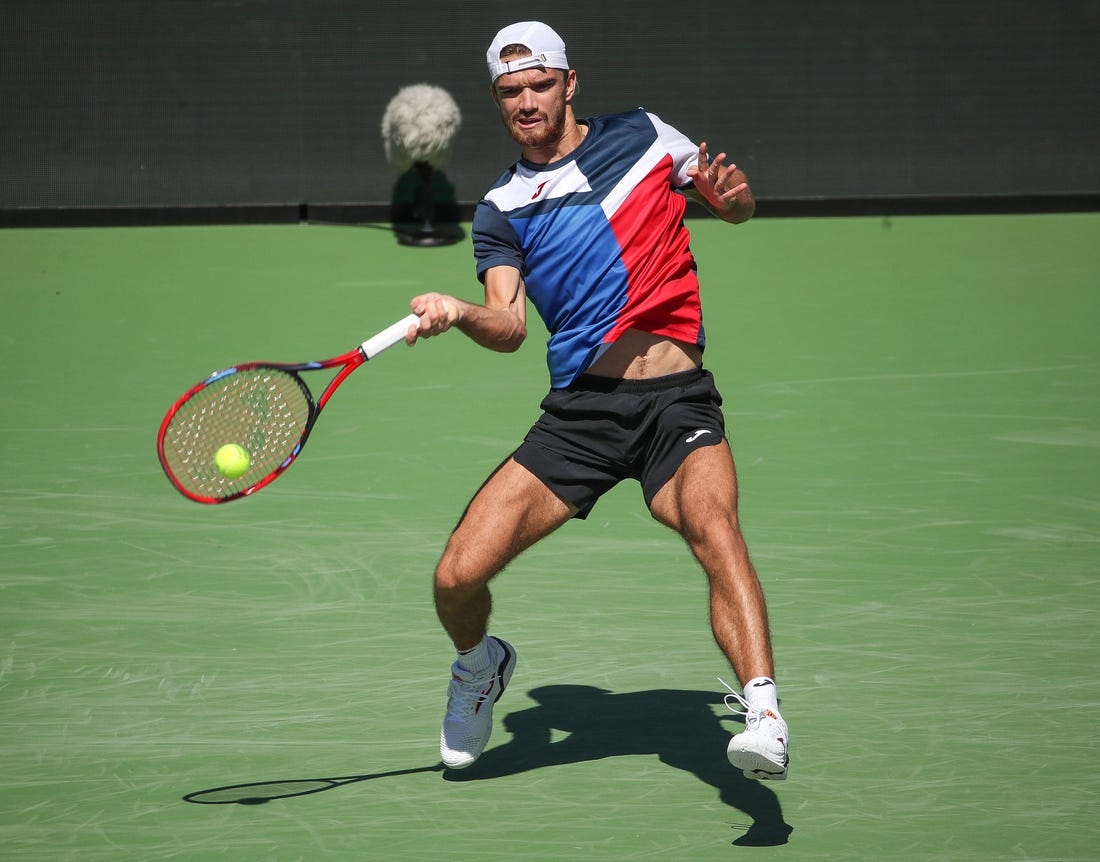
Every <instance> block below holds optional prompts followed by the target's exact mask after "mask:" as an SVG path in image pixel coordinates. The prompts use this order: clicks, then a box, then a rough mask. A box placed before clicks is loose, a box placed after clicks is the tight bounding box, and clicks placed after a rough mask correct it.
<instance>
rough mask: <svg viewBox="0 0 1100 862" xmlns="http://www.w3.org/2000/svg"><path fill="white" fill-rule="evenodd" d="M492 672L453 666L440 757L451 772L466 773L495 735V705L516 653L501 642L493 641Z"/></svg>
mask: <svg viewBox="0 0 1100 862" xmlns="http://www.w3.org/2000/svg"><path fill="white" fill-rule="evenodd" d="M489 655H490V656H492V659H493V663H492V665H490V668H489V670H487V671H484V672H482V673H479V674H472V673H470V672H469V671H468V670H465V669H464V668H462V667H459V664H458V662H457V661H456V662H455V663H454V664H453V665H451V684H450V686H449V687H448V689H447V714H446V715H445V716H444V718H443V729H442V730H440V732H439V756H440V758H441V759H442V760H443V765H444V766H446V767H448V768H449V769H465V768H466V767H467V766H469V765H470V764H471V763H473V762H474V761H475V760H477V759H478V757H479V756H480V755H481V752H483V751H484V750H485V745H486V744H487V743H488V742H489V735H490V734H491V733H492V732H493V704H495V703H496V702H497V701H498V700H500V696H501V695H502V694H504V689H505V688H507V687H508V681H509V680H510V679H511V678H512V671H513V670H515V668H516V651H515V650H514V649H512V646H511V645H510V644H508V643H505V642H504V641H502V640H501V639H500V638H494V637H490V638H489Z"/></svg>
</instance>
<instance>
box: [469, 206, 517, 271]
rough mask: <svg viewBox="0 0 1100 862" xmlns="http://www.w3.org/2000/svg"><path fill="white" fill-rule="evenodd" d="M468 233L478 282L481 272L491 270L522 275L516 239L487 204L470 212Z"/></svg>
mask: <svg viewBox="0 0 1100 862" xmlns="http://www.w3.org/2000/svg"><path fill="white" fill-rule="evenodd" d="M471 233H472V235H473V236H472V239H473V245H474V258H475V259H476V260H477V277H478V279H479V280H482V281H484V278H485V271H486V270H488V269H491V268H492V267H494V266H514V267H515V268H516V269H518V270H519V271H520V272H521V273H523V272H524V255H523V248H522V247H521V246H520V242H519V237H518V236H516V232H515V230H514V229H513V228H512V225H511V224H510V223H509V222H508V219H507V218H505V216H504V214H503V213H502V212H501V211H500V210H499V209H497V208H496V207H495V206H494V205H493V204H491V203H489V201H486V200H482V201H480V202H479V203H478V205H477V208H476V209H475V210H474V221H473V225H472V230H471Z"/></svg>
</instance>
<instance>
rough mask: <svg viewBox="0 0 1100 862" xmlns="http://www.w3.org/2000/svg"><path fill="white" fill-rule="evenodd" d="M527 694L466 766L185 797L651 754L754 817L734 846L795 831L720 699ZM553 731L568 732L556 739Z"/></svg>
mask: <svg viewBox="0 0 1100 862" xmlns="http://www.w3.org/2000/svg"><path fill="white" fill-rule="evenodd" d="M528 696H529V697H530V698H532V699H533V700H534V701H535V702H536V704H537V706H533V707H531V708H530V709H524V710H520V711H518V712H513V713H510V714H508V715H507V716H505V717H504V729H505V730H506V731H507V732H508V733H510V734H511V735H512V738H511V739H510V740H509V741H508V742H506V743H504V744H503V745H497V746H496V747H490V748H489V749H488V750H487V751H486V752H485V753H484V754H483V755H482V756H481V757H480V758H478V760H477V762H476V763H475V764H474V765H473V766H471V767H470V768H468V769H464V770H461V771H456V770H444V768H443V766H442V764H438V763H437V764H434V765H432V766H420V767H413V768H410V769H398V770H393V771H390V772H378V773H373V774H365V775H348V776H343V777H334V778H295V779H284V780H280V781H260V782H253V783H250V784H234V785H228V786H225V787H215V788H211V789H209V790H198V791H195V792H193V793H188V794H187V795H186V796H184V797H183V798H184V800H185V801H187V802H193V803H197V804H203V805H228V804H237V805H262V804H264V803H266V802H271V801H273V800H275V799H288V798H291V797H295V796H309V795H312V794H315V793H322V792H324V791H328V790H335V789H337V788H339V787H344V786H346V785H349V784H358V783H361V782H364V781H372V780H375V779H381V778H394V777H397V776H401V775H414V774H417V773H425V772H442V773H443V777H444V778H445V779H446V780H448V781H456V782H458V781H487V780H491V779H494V778H501V777H503V776H506V775H517V774H520V773H523V772H529V771H531V770H536V769H545V768H548V767H552V766H563V765H566V764H570V763H581V762H584V761H589V760H604V759H606V758H610V757H626V756H630V755H656V756H657V757H658V759H659V760H660V761H661V762H662V763H665V764H668V765H669V766H671V767H673V768H675V769H682V770H684V771H685V772H690V773H691V774H692V775H694V776H695V777H696V778H698V779H699V780H700V781H702V782H704V783H705V784H709V785H710V786H711V787H713V788H715V789H716V790H717V791H718V796H719V799H721V800H722V802H723V803H724V804H726V805H728V806H730V807H731V808H736V809H738V810H740V811H742V812H744V813H745V814H746V815H747V816H748V817H749V818H750V819H751V820H752V823H751V825H750V826H749V828H748V831H746V832H745V834H744V835H742V836H740V837H739V838H737V839H736V840H735V841H734V842H733V843H734V844H738V845H742V846H773V845H777V844H786V843H787V838H788V836H789V835H790V834H791V832H792V831H793V830H792V828H791V827H790V826H789V825H788V824H787V823H786V821H784V819H783V811H782V809H781V807H780V805H779V799H778V797H777V796H776V795H775V793H774V792H773V791H772V789H771V788H770V787H768V786H767V785H766V784H764V783H762V782H759V781H754V780H751V779H748V778H745V777H744V776H742V775H741V773H740V772H739V771H737V770H736V769H734V768H733V767H732V766H730V764H729V762H728V761H727V760H726V757H725V751H726V744H727V743H728V742H729V738H730V734H731V733H732V732H734V731H735V730H736V728H731V727H729V726H728V725H729V723H731V722H736V721H738V719H737V718H735V717H734V716H733V715H730V716H728V717H723V718H719V717H717V716H715V714H714V711H713V707H714V706H716V705H718V704H721V703H722V695H720V694H716V693H714V692H710V691H680V690H671V689H661V690H654V691H638V692H630V693H628V694H613V693H611V692H609V691H605V690H604V689H600V688H594V687H592V686H584V685H552V686H544V687H542V688H536V689H533V690H532V691H530V692H528ZM554 731H558V733H559V734H560V733H566V734H568V736H566V737H565V738H564V739H560V740H558V741H557V742H554V741H553V740H552V736H553V733H554ZM623 768H624V769H629V768H630V766H629V764H624V767H623Z"/></svg>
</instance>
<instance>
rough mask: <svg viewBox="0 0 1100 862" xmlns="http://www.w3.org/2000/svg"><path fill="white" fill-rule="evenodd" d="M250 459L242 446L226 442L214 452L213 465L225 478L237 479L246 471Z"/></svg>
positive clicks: (250, 461) (249, 464)
mask: <svg viewBox="0 0 1100 862" xmlns="http://www.w3.org/2000/svg"><path fill="white" fill-rule="evenodd" d="M251 463H252V459H251V458H249V457H248V453H247V452H246V451H245V450H244V448H243V447H241V446H238V445H237V444H236V443H227V444H226V445H225V446H222V447H221V449H219V450H218V451H217V452H216V453H215V454H214V466H215V467H217V468H218V472H219V473H221V474H222V475H223V476H225V478H226V479H239V478H240V477H241V476H243V475H244V474H245V473H247V472H248V468H249V466H251Z"/></svg>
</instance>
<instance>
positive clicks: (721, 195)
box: [687, 142, 756, 224]
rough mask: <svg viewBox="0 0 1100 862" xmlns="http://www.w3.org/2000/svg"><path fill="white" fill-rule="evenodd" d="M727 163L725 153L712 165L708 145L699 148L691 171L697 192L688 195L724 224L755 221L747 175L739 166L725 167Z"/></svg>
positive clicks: (720, 154)
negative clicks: (697, 156)
mask: <svg viewBox="0 0 1100 862" xmlns="http://www.w3.org/2000/svg"><path fill="white" fill-rule="evenodd" d="M725 161H726V154H725V153H719V154H718V156H717V158H715V159H714V161H713V162H712V161H710V159H709V158H708V157H707V145H706V143H705V142H704V143H701V144H699V161H698V162H697V163H696V164H694V165H692V166H691V167H690V168H688V176H689V177H691V179H692V182H693V184H694V188H691V189H688V191H687V194H688V195H690V196H691V197H692V198H693V199H694V200H697V201H698V202H699V203H701V204H702V205H703V206H704V207H706V208H707V209H708V210H709V211H710V212H711V213H712V214H714V215H716V216H718V218H720V219H722V221H726V222H729V223H730V224H740V223H741V222H746V221H748V220H749V219H750V218H752V214H753V213H754V212H756V200H755V199H754V198H753V196H752V189H751V188H749V180H748V177H746V176H745V173H744V171H742V170H741V169H740V168H738V167H737V165H727V164H724V162H725Z"/></svg>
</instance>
